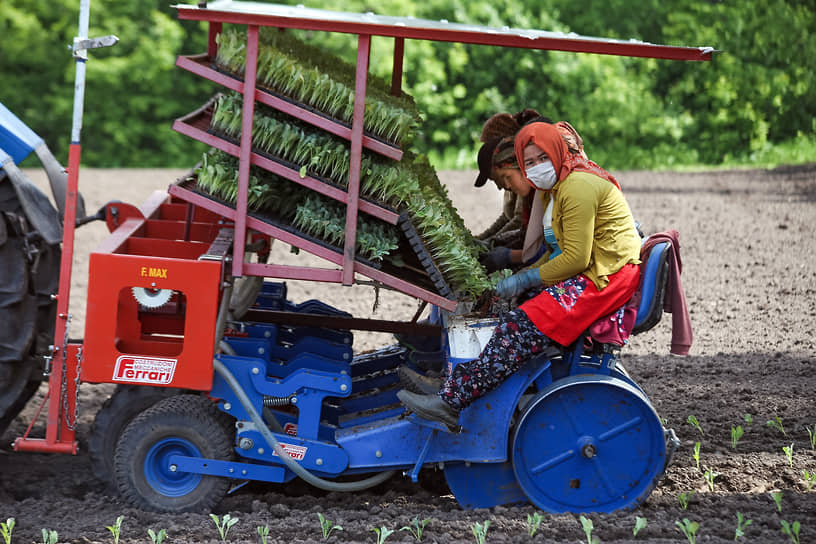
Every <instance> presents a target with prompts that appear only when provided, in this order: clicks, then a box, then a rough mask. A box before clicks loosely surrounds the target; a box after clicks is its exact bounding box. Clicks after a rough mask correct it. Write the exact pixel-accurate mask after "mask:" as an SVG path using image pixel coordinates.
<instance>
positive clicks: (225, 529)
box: [210, 514, 238, 542]
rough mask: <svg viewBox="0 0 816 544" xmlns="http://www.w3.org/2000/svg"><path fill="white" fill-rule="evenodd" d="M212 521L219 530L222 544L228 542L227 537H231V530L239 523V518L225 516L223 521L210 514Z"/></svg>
mask: <svg viewBox="0 0 816 544" xmlns="http://www.w3.org/2000/svg"><path fill="white" fill-rule="evenodd" d="M210 519H211V520H213V523H215V527H216V529H218V536H220V537H221V542H226V541H227V535H229V531H230V529H232V526H233V525H235V524H236V523H238V518H234V517H232V516H230V515H229V514H224V517H223V518H221V519H219V518H218V516H216V515H215V514H210Z"/></svg>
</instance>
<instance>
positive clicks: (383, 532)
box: [371, 526, 394, 544]
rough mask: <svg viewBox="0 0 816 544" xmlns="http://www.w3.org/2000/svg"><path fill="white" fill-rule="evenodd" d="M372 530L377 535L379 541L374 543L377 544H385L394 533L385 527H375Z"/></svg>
mask: <svg viewBox="0 0 816 544" xmlns="http://www.w3.org/2000/svg"><path fill="white" fill-rule="evenodd" d="M371 530H372V531H374V532H375V533H376V534H377V540H375V541H374V542H376V543H377V544H383V542H385V539H386V538H388V537H389V536H390V535H391V533H393V532H394V531H392V530H391V529H389V528H388V527H385V526H383V527H380V528H379V529H378V528H377V527H373V528H372V529H371Z"/></svg>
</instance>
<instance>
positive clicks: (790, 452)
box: [782, 444, 793, 468]
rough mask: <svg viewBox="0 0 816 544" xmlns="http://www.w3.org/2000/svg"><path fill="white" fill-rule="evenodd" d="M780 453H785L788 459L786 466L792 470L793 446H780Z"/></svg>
mask: <svg viewBox="0 0 816 544" xmlns="http://www.w3.org/2000/svg"><path fill="white" fill-rule="evenodd" d="M782 451H784V452H785V457H787V458H788V464H789V465H790V467H791V468H793V444H791V445H790V446H782Z"/></svg>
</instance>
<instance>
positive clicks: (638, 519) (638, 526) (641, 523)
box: [632, 516, 647, 536]
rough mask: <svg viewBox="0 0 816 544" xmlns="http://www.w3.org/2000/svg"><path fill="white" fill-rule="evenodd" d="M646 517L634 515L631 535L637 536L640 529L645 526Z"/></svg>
mask: <svg viewBox="0 0 816 544" xmlns="http://www.w3.org/2000/svg"><path fill="white" fill-rule="evenodd" d="M646 523H647V522H646V518H642V517H640V516H635V528H634V529H632V535H633V536H637V534H638V533H639V532H640V530H641V529H645V528H646Z"/></svg>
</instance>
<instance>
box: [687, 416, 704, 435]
mask: <svg viewBox="0 0 816 544" xmlns="http://www.w3.org/2000/svg"><path fill="white" fill-rule="evenodd" d="M686 422H687V423H688V424H689V425H691V426H692V427H694V428H695V429H697V430H698V431H700V434H701V435H705V433H704V432H703V428H702V427H700V422H699V421H697V418H696V417H695V416H693V415H691V416H688V417H687V418H686Z"/></svg>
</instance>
